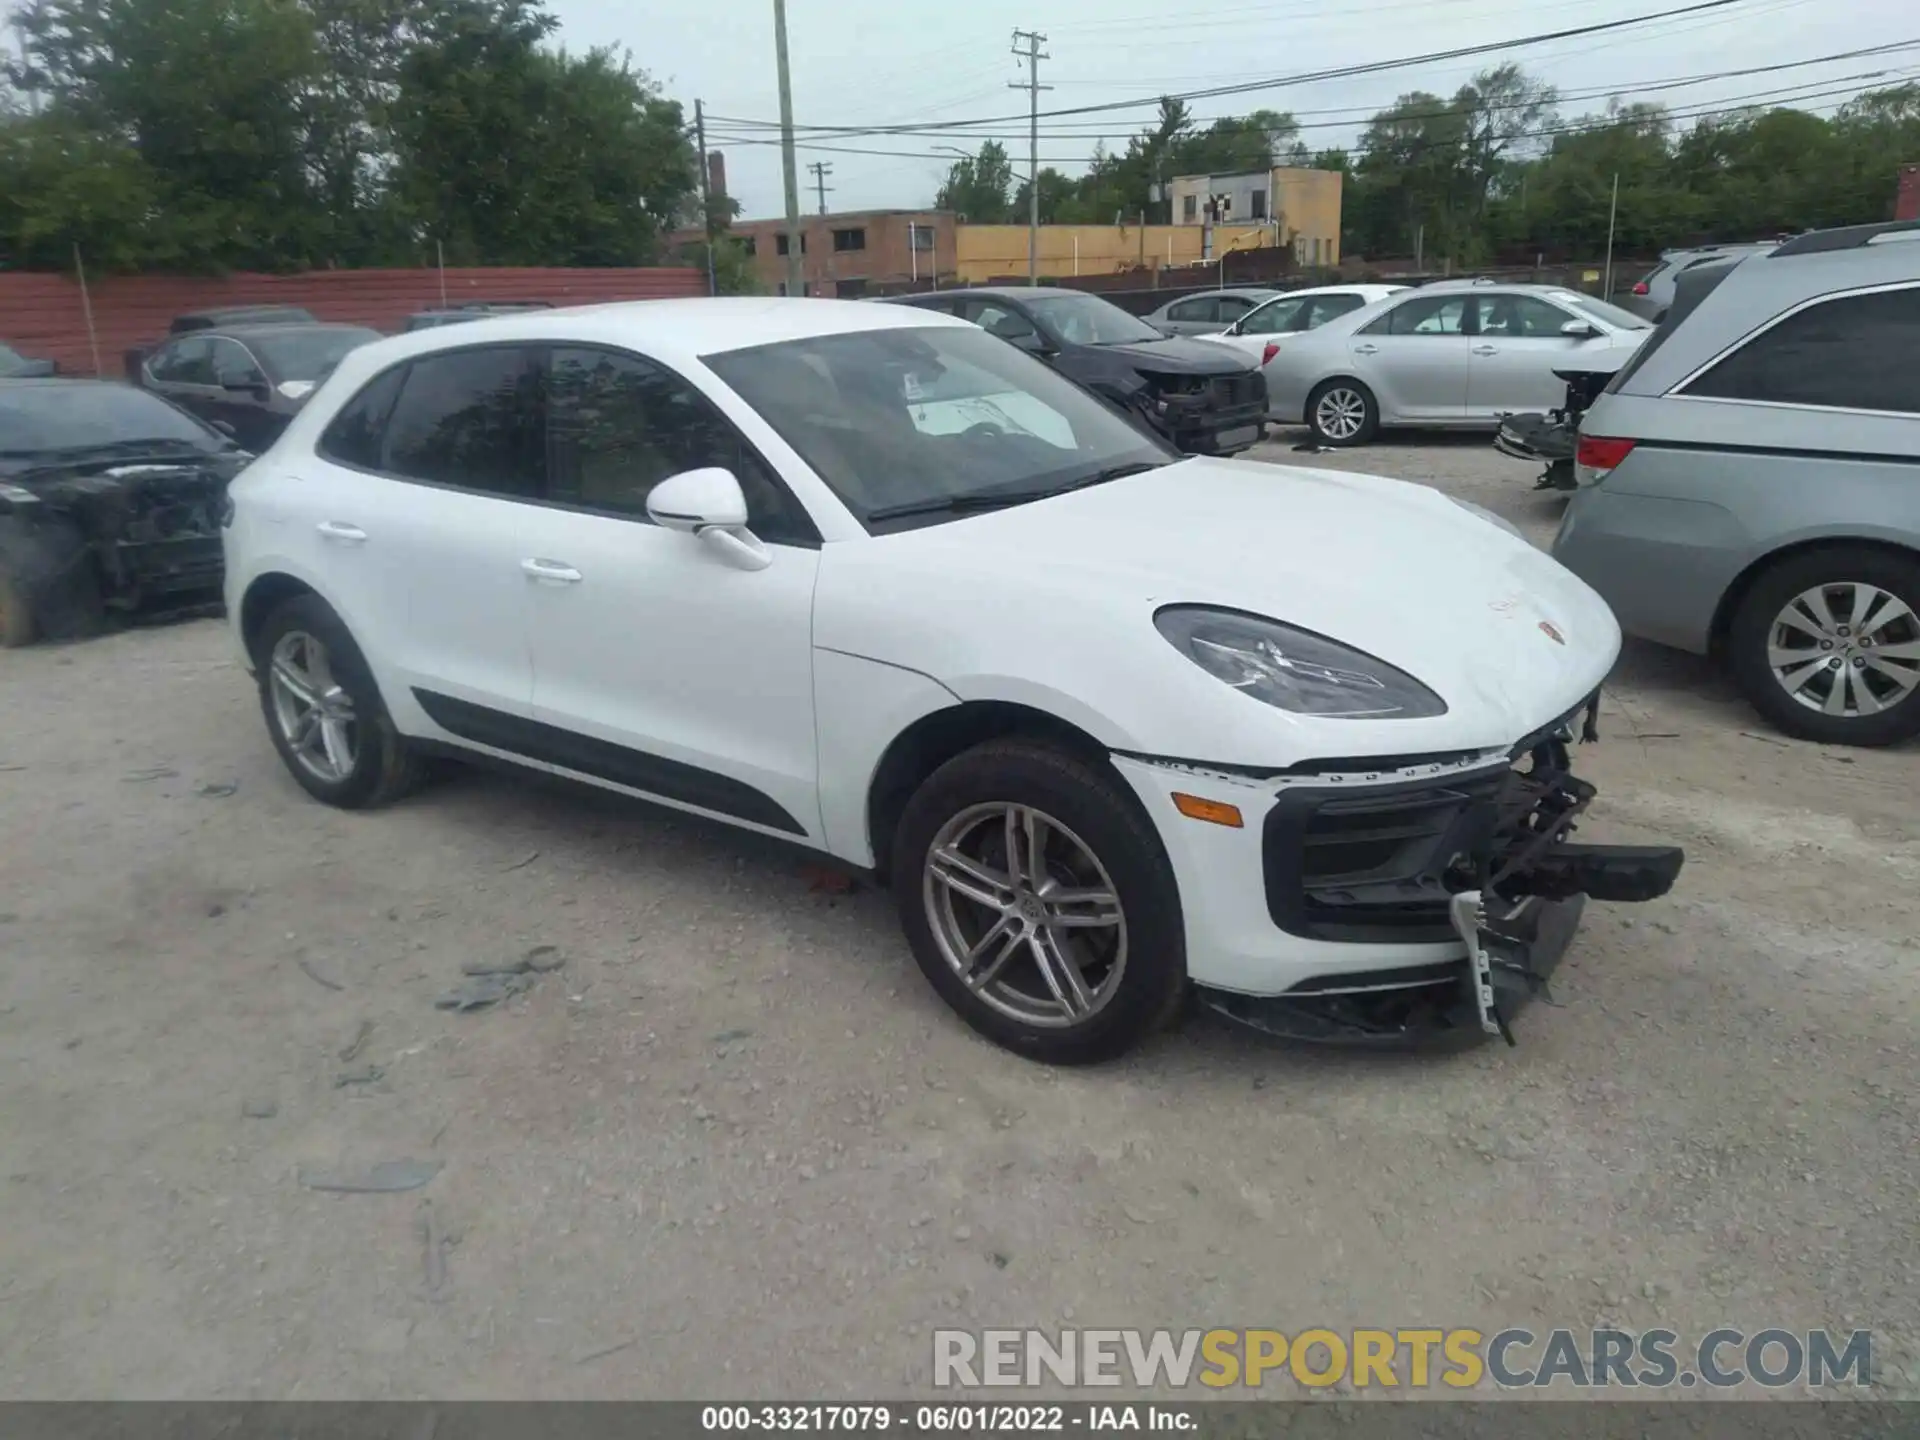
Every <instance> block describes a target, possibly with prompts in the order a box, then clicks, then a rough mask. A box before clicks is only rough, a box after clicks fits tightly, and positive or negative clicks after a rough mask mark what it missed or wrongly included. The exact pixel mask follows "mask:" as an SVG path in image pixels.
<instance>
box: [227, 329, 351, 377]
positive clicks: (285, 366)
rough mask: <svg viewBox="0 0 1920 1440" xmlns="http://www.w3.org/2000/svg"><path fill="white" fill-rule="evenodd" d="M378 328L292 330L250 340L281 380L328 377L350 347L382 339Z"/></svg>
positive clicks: (250, 343)
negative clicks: (282, 333)
mask: <svg viewBox="0 0 1920 1440" xmlns="http://www.w3.org/2000/svg"><path fill="white" fill-rule="evenodd" d="M379 338H380V332H379V331H378V330H361V329H357V328H351V329H350V328H347V327H344V326H343V327H342V328H340V329H337V330H335V329H325V330H323V329H321V328H320V327H318V326H315V327H314V328H313V329H311V330H289V331H287V332H286V333H285V334H284V335H253V336H249V337H248V339H247V344H248V345H250V346H251V347H252V348H253V353H254V354H256V355H258V356H259V357H260V359H261V362H262V363H263V364H264V365H265V366H266V367H267V369H268V370H269V371H271V372H272V374H273V376H274V378H275V379H277V380H324V379H325V378H326V377H327V376H328V375H329V374H331V373H332V371H333V367H334V366H336V365H338V364H339V363H340V361H341V360H342V359H343V358H344V357H345V356H346V354H347V352H348V351H349V350H358V349H359V348H360V347H361V346H362V345H365V344H367V343H368V342H369V341H372V340H378V339H379Z"/></svg>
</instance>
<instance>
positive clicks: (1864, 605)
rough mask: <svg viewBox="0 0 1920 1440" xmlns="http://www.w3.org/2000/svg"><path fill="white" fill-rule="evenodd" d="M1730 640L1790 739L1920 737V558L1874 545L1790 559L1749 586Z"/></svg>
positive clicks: (1884, 741) (1855, 741) (1734, 655)
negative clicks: (1793, 737) (1873, 546)
mask: <svg viewBox="0 0 1920 1440" xmlns="http://www.w3.org/2000/svg"><path fill="white" fill-rule="evenodd" d="M1727 642H1728V659H1729V661H1730V662H1731V665H1732V668H1733V673H1734V677H1735V678H1736V679H1737V680H1738V681H1739V683H1740V688H1741V689H1742V690H1743V691H1745V692H1746V696H1747V698H1748V699H1749V700H1750V701H1752V702H1753V706H1754V708H1755V709H1757V710H1759V711H1760V713H1761V714H1763V715H1765V716H1766V717H1767V718H1768V719H1769V720H1771V721H1772V722H1773V723H1774V724H1775V725H1777V726H1779V727H1780V728H1781V729H1782V730H1784V731H1786V732H1787V733H1788V734H1789V735H1797V736H1799V737H1801V738H1802V739H1806V740H1819V741H1823V742H1825V743H1828V744H1838V745H1889V744H1892V743H1893V742H1894V741H1896V740H1904V739H1906V738H1907V737H1908V736H1910V735H1915V734H1920V561H1916V560H1914V559H1912V558H1910V557H1907V556H1903V555H1900V554H1898V553H1897V552H1895V551H1891V550H1879V549H1874V548H1872V547H1870V546H1864V545H1859V546H1835V547H1832V548H1828V549H1820V550H1810V551H1807V552H1805V553H1803V554H1800V555H1794V556H1790V557H1788V558H1787V559H1785V560H1783V561H1781V562H1780V563H1779V564H1777V565H1775V566H1773V567H1772V568H1771V569H1769V570H1767V571H1766V572H1765V573H1764V574H1762V575H1761V576H1760V577H1759V578H1758V579H1757V580H1755V581H1754V583H1753V584H1752V585H1751V586H1750V587H1749V588H1748V590H1747V593H1746V595H1745V596H1744V597H1743V598H1742V599H1741V601H1740V608H1739V609H1738V610H1737V611H1736V612H1735V613H1734V616H1733V623H1732V625H1731V626H1730V627H1729V629H1728V632H1727Z"/></svg>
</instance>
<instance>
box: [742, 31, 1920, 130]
mask: <svg viewBox="0 0 1920 1440" xmlns="http://www.w3.org/2000/svg"><path fill="white" fill-rule="evenodd" d="M1913 49H1920V36H1917V37H1914V38H1912V39H1908V40H1898V41H1890V42H1888V43H1887V44H1884V45H1869V46H1864V47H1862V48H1860V49H1856V50H1838V51H1835V52H1834V53H1832V54H1830V55H1818V56H1814V57H1811V58H1809V59H1806V60H1786V61H1780V62H1778V63H1775V64H1771V65H1750V66H1747V67H1745V68H1743V69H1738V70H1713V71H1703V72H1701V73H1700V74H1697V75H1680V76H1668V77H1663V78H1661V79H1658V80H1637V81H1626V82H1623V83H1621V84H1617V85H1605V86H1595V87H1593V88H1591V89H1587V90H1576V91H1572V92H1568V93H1565V94H1562V95H1559V96H1557V97H1556V101H1555V103H1562V102H1568V103H1575V104H1578V103H1582V102H1585V101H1590V100H1598V99H1604V98H1608V97H1611V96H1615V95H1623V96H1624V95H1641V94H1647V93H1651V92H1657V91H1665V90H1681V89H1688V88H1691V87H1693V86H1697V85H1708V84H1713V83H1715V82H1717V81H1721V80H1739V79H1746V78H1748V77H1751V76H1755V75H1773V74H1778V73H1780V72H1782V71H1787V70H1800V69H1806V68H1807V67H1809V66H1814V65H1829V64H1834V63H1837V62H1839V61H1842V60H1858V59H1863V58H1866V57H1868V56H1873V55H1886V54H1892V53H1895V52H1898V51H1901V50H1913ZM1891 73H1893V72H1892V71H1887V70H1869V71H1863V72H1860V73H1859V74H1856V75H1848V76H1840V77H1834V78H1835V79H1836V80H1869V79H1873V78H1876V77H1878V76H1883V75H1888V74H1891ZM1809 83H1812V82H1809ZM1819 83H1821V84H1826V83H1830V82H1829V81H1825V80H1823V81H1821V82H1819ZM1789 88H1792V87H1789ZM1761 93H1765V92H1761ZM1533 103H1534V102H1532V101H1519V102H1513V103H1510V104H1494V105H1487V106H1483V107H1481V108H1482V109H1483V110H1494V111H1498V110H1509V109H1525V108H1527V107H1528V106H1530V105H1532V104H1533ZM1387 108H1389V107H1385V106H1365V105H1359V106H1336V107H1332V108H1329V109H1321V110H1296V111H1289V112H1288V113H1289V114H1290V115H1294V116H1299V115H1339V116H1345V117H1348V118H1344V119H1338V120H1296V121H1295V125H1294V128H1295V129H1296V130H1338V129H1346V128H1350V127H1351V126H1352V125H1354V124H1356V123H1358V122H1359V121H1361V120H1364V119H1371V118H1372V117H1373V116H1375V115H1378V114H1381V113H1383V111H1384V110H1385V109H1387ZM1452 113H1454V112H1453V108H1452V107H1451V106H1450V105H1448V106H1444V107H1443V108H1441V109H1437V110H1430V111H1414V112H1408V113H1407V114H1405V115H1403V116H1401V117H1399V118H1401V119H1408V120H1416V119H1419V120H1425V119H1439V118H1441V117H1443V116H1446V115H1449V114H1452ZM1244 118H1246V117H1245V116H1241V115H1220V116H1196V117H1194V119H1193V123H1194V124H1195V125H1197V126H1204V125H1209V124H1212V123H1214V122H1216V121H1218V120H1240V119H1244ZM730 133H733V134H734V135H735V136H736V138H750V132H749V133H748V134H745V135H743V132H740V131H739V129H738V127H737V126H735V127H731V132H730ZM902 133H903V134H904V133H906V132H902ZM935 133H939V134H943V135H951V136H954V137H955V138H964V139H976V140H1010V139H1015V138H1017V137H1018V135H1019V133H1020V132H1019V131H1016V130H967V131H948V130H941V131H938V132H935ZM1041 133H1042V135H1043V136H1045V137H1046V138H1049V139H1055V140H1070V139H1071V140H1125V139H1131V138H1132V137H1133V136H1135V135H1137V134H1139V133H1140V132H1139V129H1138V127H1136V128H1134V129H1132V130H1091V129H1086V128H1084V127H1080V126H1060V127H1054V128H1049V129H1043V130H1042V132H1041Z"/></svg>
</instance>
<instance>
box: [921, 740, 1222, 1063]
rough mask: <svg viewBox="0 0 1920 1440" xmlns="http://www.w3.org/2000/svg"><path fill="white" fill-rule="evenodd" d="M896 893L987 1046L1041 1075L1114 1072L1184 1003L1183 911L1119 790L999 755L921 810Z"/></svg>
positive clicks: (1028, 747) (987, 754) (927, 958)
mask: <svg viewBox="0 0 1920 1440" xmlns="http://www.w3.org/2000/svg"><path fill="white" fill-rule="evenodd" d="M893 888H894V894H895V895H896V897H897V898H898V901H899V905H900V919H901V923H902V924H903V925H904V926H905V927H906V932H907V940H908V942H909V944H910V945H911V946H912V948H913V956H914V959H915V960H916V961H918V962H919V965H920V968H921V970H922V971H923V972H925V974H926V977H927V979H928V980H929V981H931V982H932V984H933V988H934V989H935V990H937V991H939V992H940V994H941V996H942V998H944V999H945V1000H946V1002H947V1003H948V1004H949V1005H951V1006H952V1007H953V1008H954V1009H955V1010H957V1011H959V1012H960V1016H961V1018H962V1019H964V1020H965V1021H966V1022H967V1023H968V1024H969V1025H971V1026H972V1027H973V1028H974V1029H975V1030H978V1031H979V1032H980V1033H981V1034H983V1035H985V1036H987V1037H988V1038H989V1039H991V1040H994V1041H997V1042H998V1043H999V1044H1001V1045H1004V1046H1006V1047H1007V1048H1008V1049H1009V1050H1013V1051H1016V1052H1017V1053H1019V1054H1022V1055H1025V1056H1028V1057H1030V1058H1032V1059H1035V1060H1044V1061H1048V1062H1051V1063H1055V1064H1063V1065H1075V1064H1090V1063H1093V1062H1095V1061H1100V1060H1107V1059H1111V1058H1112V1057H1114V1056H1116V1055H1118V1054H1120V1053H1121V1052H1123V1051H1125V1050H1127V1049H1129V1048H1130V1047H1132V1046H1133V1045H1135V1044H1137V1043H1138V1042H1139V1041H1140V1040H1142V1039H1144V1038H1145V1037H1146V1036H1147V1035H1149V1034H1151V1033H1152V1032H1153V1031H1155V1030H1156V1029H1158V1028H1159V1027H1160V1026H1162V1025H1164V1024H1165V1023H1166V1022H1167V1021H1168V1020H1169V1019H1171V1018H1172V1016H1173V1014H1174V1012H1175V1011H1176V1010H1177V1009H1178V1008H1179V1005H1180V1002H1181V1000H1182V998H1183V997H1184V996H1185V993H1186V954H1185V942H1184V932H1183V930H1182V928H1181V919H1180V895H1179V890H1178V887H1177V886H1176V884H1175V883H1174V878H1173V871H1172V869H1171V867H1170V866H1169V865H1168V864H1167V858H1166V853H1165V851H1164V850H1163V849H1162V848H1161V845H1160V841H1159V837H1158V836H1156V835H1155V834H1154V832H1153V827H1152V826H1151V824H1149V823H1148V821H1147V819H1146V817H1145V816H1144V815H1142V814H1141V813H1140V810H1139V807H1138V805H1137V804H1135V803H1134V801H1133V799H1132V797H1131V796H1129V795H1127V794H1126V793H1124V791H1123V790H1122V788H1121V782H1120V781H1119V780H1118V778H1117V777H1112V776H1110V775H1106V774H1102V773H1101V772H1100V771H1098V770H1096V769H1095V768H1093V767H1092V766H1090V765H1088V764H1086V763H1085V762H1083V761H1081V760H1079V759H1077V758H1076V757H1074V756H1071V755H1068V754H1066V753H1065V752H1064V751H1060V750H1056V749H1053V748H1050V747H1048V746H1045V745H1040V744H1035V743H1032V742H1028V741H991V742H989V743H987V744H984V745H980V746H977V747H975V748H974V749H972V750H969V751H967V752H966V753H965V754H963V755H960V756H957V757H956V758H954V759H952V760H950V761H948V762H947V763H946V764H945V765H943V766H941V767H940V768H939V769H938V770H936V771H935V772H934V773H933V774H932V775H931V776H929V777H928V778H927V780H926V781H925V782H924V783H923V784H922V785H921V786H920V788H919V790H917V791H916V792H915V793H914V795H913V797H912V799H910V800H909V801H908V802H907V807H906V811H905V813H904V814H903V815H902V816H901V818H900V825H899V829H898V830H897V832H896V834H895V841H894V847H893Z"/></svg>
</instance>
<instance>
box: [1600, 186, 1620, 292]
mask: <svg viewBox="0 0 1920 1440" xmlns="http://www.w3.org/2000/svg"><path fill="white" fill-rule="evenodd" d="M1619 214H1620V172H1619V171H1618V170H1616V171H1614V172H1613V199H1612V200H1610V201H1608V202H1607V278H1606V279H1605V280H1603V281H1601V282H1600V298H1601V299H1602V300H1608V301H1611V300H1612V299H1613V222H1614V220H1615V219H1616V218H1618V216H1619Z"/></svg>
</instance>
